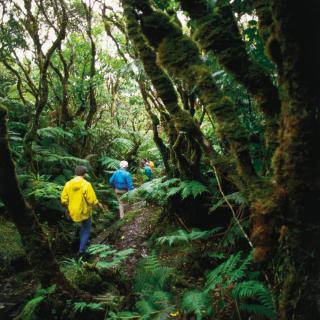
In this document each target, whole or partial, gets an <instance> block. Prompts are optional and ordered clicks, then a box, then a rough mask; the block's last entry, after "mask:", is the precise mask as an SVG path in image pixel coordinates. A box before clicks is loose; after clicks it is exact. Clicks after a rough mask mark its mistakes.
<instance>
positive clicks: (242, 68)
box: [180, 0, 281, 151]
mask: <svg viewBox="0 0 320 320" xmlns="http://www.w3.org/2000/svg"><path fill="white" fill-rule="evenodd" d="M180 2H181V7H182V9H183V10H185V11H186V12H187V13H188V14H189V16H190V18H191V19H192V21H193V22H194V33H193V35H194V38H195V40H196V41H197V42H198V43H199V44H200V47H201V49H203V50H204V51H206V52H208V51H212V52H213V53H214V54H215V56H216V57H217V58H218V61H219V63H220V64H221V65H222V66H223V67H224V68H225V69H226V70H227V71H228V72H230V73H231V74H232V75H233V76H234V77H235V78H236V80H237V81H239V82H240V83H241V84H242V85H243V86H244V87H245V88H246V89H247V90H248V92H249V93H250V94H251V95H252V96H253V97H254V99H255V100H256V102H257V105H258V107H259V108H260V110H261V111H262V113H263V114H264V116H265V118H266V121H267V126H266V131H267V132H266V133H267V134H266V140H267V143H268V145H269V147H270V149H272V151H274V149H275V148H276V146H277V137H278V135H277V133H278V116H279V113H280V109H281V103H280V99H279V94H278V89H277V88H276V86H275V85H274V84H273V83H272V80H271V78H270V76H269V75H267V74H266V72H265V71H264V70H263V69H262V67H261V66H260V65H258V64H257V63H256V62H254V61H252V60H251V59H250V57H249V55H248V53H247V51H246V48H245V44H244V41H243V40H242V37H241V34H240V31H239V28H238V25H237V22H236V20H235V17H234V15H233V12H232V8H231V6H230V4H229V3H227V2H226V1H220V0H219V1H217V3H216V4H215V10H214V11H213V10H211V9H210V7H209V6H208V4H207V1H205V0H180Z"/></svg>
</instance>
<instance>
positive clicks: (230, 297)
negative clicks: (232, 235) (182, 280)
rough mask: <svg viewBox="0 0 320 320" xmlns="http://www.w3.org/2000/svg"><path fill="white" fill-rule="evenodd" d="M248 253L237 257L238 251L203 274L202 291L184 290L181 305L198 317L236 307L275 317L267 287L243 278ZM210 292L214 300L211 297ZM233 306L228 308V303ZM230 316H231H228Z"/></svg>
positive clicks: (252, 312) (216, 315) (244, 276)
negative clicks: (204, 280) (205, 276)
mask: <svg viewBox="0 0 320 320" xmlns="http://www.w3.org/2000/svg"><path fill="white" fill-rule="evenodd" d="M251 261H252V255H251V254H250V255H248V256H247V257H246V258H245V259H242V258H241V252H238V253H236V254H233V255H231V256H230V257H229V258H228V259H227V260H226V261H224V262H223V263H221V264H220V265H218V266H217V267H216V268H215V269H213V270H212V271H211V272H209V273H208V275H207V281H206V285H205V287H204V289H203V290H202V291H194V290H193V291H191V292H186V293H185V295H184V297H183V299H182V307H183V308H184V309H185V310H186V311H187V312H191V313H193V314H195V315H196V317H197V319H198V320H201V319H204V318H206V317H208V316H210V317H213V316H215V317H216V318H219V315H221V314H223V313H225V312H229V311H228V310H235V309H236V308H237V307H236V305H239V309H240V310H241V311H243V312H249V314H250V315H251V314H259V315H263V316H265V317H266V318H268V319H274V318H275V307H274V303H273V300H272V296H271V293H270V292H269V290H268V289H267V288H266V287H265V286H264V285H263V284H262V283H261V282H259V281H257V280H251V279H249V280H245V278H246V277H247V275H248V268H249V265H250V263H251ZM212 295H214V296H215V300H212ZM230 304H231V305H233V304H234V306H233V307H231V308H229V307H228V305H230ZM229 316H230V318H232V315H231V314H230V315H229Z"/></svg>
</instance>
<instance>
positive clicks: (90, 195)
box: [85, 183, 99, 206]
mask: <svg viewBox="0 0 320 320" xmlns="http://www.w3.org/2000/svg"><path fill="white" fill-rule="evenodd" d="M85 197H86V200H87V202H88V203H89V204H90V205H94V206H97V205H99V201H98V199H97V196H96V193H95V192H94V190H93V188H92V185H91V183H89V184H88V187H87V192H86V194H85Z"/></svg>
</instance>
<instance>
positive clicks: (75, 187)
mask: <svg viewBox="0 0 320 320" xmlns="http://www.w3.org/2000/svg"><path fill="white" fill-rule="evenodd" d="M86 173H87V168H86V167H84V166H77V167H76V169H75V177H74V178H73V179H71V180H70V181H68V182H67V183H66V184H65V186H64V188H63V191H62V193H61V203H62V205H64V206H65V207H66V208H67V214H68V215H69V216H70V218H71V219H72V221H74V222H79V223H81V229H80V246H79V252H78V255H79V256H82V255H83V254H84V253H85V251H86V246H87V243H88V241H89V238H90V230H91V224H92V220H91V214H92V208H93V206H99V207H100V208H102V205H101V204H100V203H99V201H98V199H97V196H96V194H95V192H94V190H93V188H92V185H91V183H90V182H88V181H87V180H85V178H84V176H85V175H86Z"/></svg>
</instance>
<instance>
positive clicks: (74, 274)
mask: <svg viewBox="0 0 320 320" xmlns="http://www.w3.org/2000/svg"><path fill="white" fill-rule="evenodd" d="M61 270H62V272H63V273H64V275H65V277H66V278H67V279H68V281H70V282H71V283H72V284H74V285H75V286H76V287H78V288H79V289H83V290H88V291H92V292H96V291H99V289H100V287H101V281H102V280H101V277H100V276H99V275H98V274H97V273H96V272H95V271H94V270H90V269H88V268H86V267H85V262H84V261H83V260H82V258H80V259H78V260H77V259H74V258H67V259H65V260H63V261H62V262H61Z"/></svg>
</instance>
